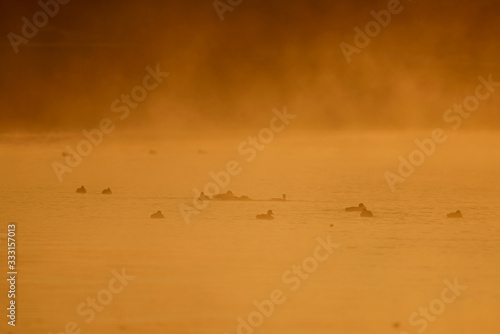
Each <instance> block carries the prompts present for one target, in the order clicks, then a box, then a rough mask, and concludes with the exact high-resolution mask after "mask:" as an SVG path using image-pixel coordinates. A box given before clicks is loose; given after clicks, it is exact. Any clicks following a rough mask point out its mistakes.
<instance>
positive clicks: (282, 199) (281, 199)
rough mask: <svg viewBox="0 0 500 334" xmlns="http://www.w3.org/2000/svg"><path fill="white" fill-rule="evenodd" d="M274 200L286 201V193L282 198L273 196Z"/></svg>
mask: <svg viewBox="0 0 500 334" xmlns="http://www.w3.org/2000/svg"><path fill="white" fill-rule="evenodd" d="M271 200H272V201H280V202H285V201H286V194H283V196H281V198H273V199H271Z"/></svg>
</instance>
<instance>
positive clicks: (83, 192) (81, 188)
mask: <svg viewBox="0 0 500 334" xmlns="http://www.w3.org/2000/svg"><path fill="white" fill-rule="evenodd" d="M76 192H77V193H78V194H86V193H87V189H85V187H84V186H81V187H80V188H78V189H76Z"/></svg>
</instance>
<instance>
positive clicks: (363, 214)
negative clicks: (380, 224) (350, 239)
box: [359, 208, 373, 217]
mask: <svg viewBox="0 0 500 334" xmlns="http://www.w3.org/2000/svg"><path fill="white" fill-rule="evenodd" d="M359 216H360V217H373V212H371V211H369V210H367V209H366V208H364V209H363V211H361V213H360V214H359Z"/></svg>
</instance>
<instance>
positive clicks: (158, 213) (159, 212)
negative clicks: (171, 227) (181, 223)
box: [151, 210, 165, 218]
mask: <svg viewBox="0 0 500 334" xmlns="http://www.w3.org/2000/svg"><path fill="white" fill-rule="evenodd" d="M151 218H165V217H163V213H161V211H160V210H158V211H157V212H155V213H153V214H152V215H151Z"/></svg>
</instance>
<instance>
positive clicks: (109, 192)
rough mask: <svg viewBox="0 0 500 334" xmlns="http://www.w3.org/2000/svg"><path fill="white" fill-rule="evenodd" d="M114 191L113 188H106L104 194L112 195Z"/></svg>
mask: <svg viewBox="0 0 500 334" xmlns="http://www.w3.org/2000/svg"><path fill="white" fill-rule="evenodd" d="M112 193H113V192H112V191H111V188H106V189H104V190H103V191H102V194H103V195H111V194H112Z"/></svg>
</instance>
